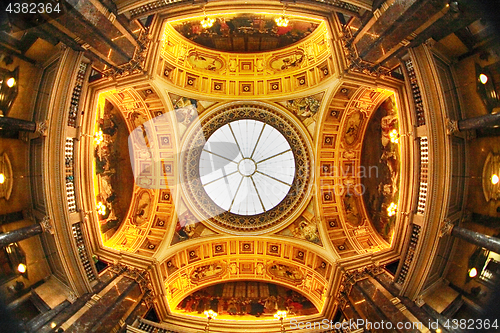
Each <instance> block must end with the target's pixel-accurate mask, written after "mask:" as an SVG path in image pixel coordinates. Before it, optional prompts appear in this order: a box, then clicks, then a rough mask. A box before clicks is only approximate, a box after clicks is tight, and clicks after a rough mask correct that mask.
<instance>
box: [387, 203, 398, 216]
mask: <svg viewBox="0 0 500 333" xmlns="http://www.w3.org/2000/svg"><path fill="white" fill-rule="evenodd" d="M397 209H398V205H396V204H395V203H394V202H391V204H390V205H389V207H387V215H388V216H394V215H396V211H397Z"/></svg>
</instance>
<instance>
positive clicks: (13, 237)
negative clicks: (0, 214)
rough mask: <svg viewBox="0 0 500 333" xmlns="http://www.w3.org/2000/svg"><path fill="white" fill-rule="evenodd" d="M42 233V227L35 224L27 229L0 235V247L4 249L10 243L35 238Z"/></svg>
mask: <svg viewBox="0 0 500 333" xmlns="http://www.w3.org/2000/svg"><path fill="white" fill-rule="evenodd" d="M42 232H43V228H42V225H41V224H38V223H37V224H32V225H30V226H29V227H25V228H21V229H17V230H13V231H9V232H6V233H3V234H0V247H4V246H7V245H9V244H11V243H15V242H19V241H21V240H23V239H26V238H30V237H33V236H36V235H38V234H41V233H42Z"/></svg>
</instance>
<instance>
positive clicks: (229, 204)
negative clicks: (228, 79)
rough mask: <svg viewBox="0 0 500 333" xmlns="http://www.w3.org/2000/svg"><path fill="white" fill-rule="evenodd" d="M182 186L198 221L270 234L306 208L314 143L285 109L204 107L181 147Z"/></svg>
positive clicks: (234, 231)
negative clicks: (203, 111) (202, 112)
mask: <svg viewBox="0 0 500 333" xmlns="http://www.w3.org/2000/svg"><path fill="white" fill-rule="evenodd" d="M182 151H183V153H182V155H181V159H182V170H181V177H182V188H183V191H184V194H185V197H186V198H187V199H188V200H187V201H188V205H189V206H190V207H191V209H192V211H193V213H195V215H196V216H197V217H198V218H199V219H200V221H203V222H205V223H207V224H209V225H211V226H213V227H215V228H216V229H219V230H220V231H224V232H229V233H232V234H260V233H264V232H270V231H273V230H275V229H277V228H279V227H280V226H282V225H284V224H286V223H287V222H288V221H290V219H292V218H295V217H297V216H298V214H300V213H301V211H302V209H303V208H305V204H306V202H307V200H306V199H307V198H308V197H309V196H310V192H311V188H310V187H311V182H310V179H311V168H310V158H311V156H312V148H311V145H310V143H309V139H308V137H307V134H306V130H305V129H304V128H303V127H302V126H301V124H300V123H299V122H298V121H296V120H295V119H294V118H293V117H292V116H290V115H289V114H287V113H286V111H283V110H281V109H280V108H278V107H276V106H273V105H269V104H266V103H262V102H231V103H228V104H224V105H221V106H218V107H215V108H214V109H212V110H210V111H208V112H207V113H206V114H204V115H203V116H202V117H201V118H200V121H199V123H196V124H194V125H192V126H191V128H190V129H189V131H188V133H187V135H186V140H185V141H184V144H183V149H182Z"/></svg>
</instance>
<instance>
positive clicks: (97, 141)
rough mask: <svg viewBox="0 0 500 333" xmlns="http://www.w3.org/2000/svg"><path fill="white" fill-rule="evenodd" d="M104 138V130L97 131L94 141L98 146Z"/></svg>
mask: <svg viewBox="0 0 500 333" xmlns="http://www.w3.org/2000/svg"><path fill="white" fill-rule="evenodd" d="M103 140H104V136H103V135H102V131H99V132H96V133H95V134H94V143H95V144H96V145H97V146H98V145H99V144H100V143H101V142H102V141H103Z"/></svg>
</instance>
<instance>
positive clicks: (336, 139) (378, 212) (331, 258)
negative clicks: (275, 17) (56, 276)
mask: <svg viewBox="0 0 500 333" xmlns="http://www.w3.org/2000/svg"><path fill="white" fill-rule="evenodd" d="M269 19H270V17H268V16H265V15H260V14H259V15H255V14H249V13H242V14H238V15H233V16H227V17H225V16H224V17H220V18H218V19H217V22H219V26H216V25H214V27H215V28H213V29H205V30H201V31H200V30H197V29H198V28H196V27H197V24H198V23H197V22H199V21H193V20H188V21H178V22H173V23H168V22H165V24H163V26H162V30H161V31H160V30H158V32H157V36H158V39H159V40H160V39H161V41H160V42H159V43H158V44H157V49H155V50H153V51H151V52H150V54H151V55H154V58H153V59H150V61H152V63H153V65H152V66H153V69H152V71H151V74H150V77H149V80H148V81H145V80H139V79H138V80H134V79H132V78H131V79H130V81H127V79H126V78H125V79H124V80H123V81H120V82H121V83H120V85H118V87H117V85H114V84H110V85H107V86H106V85H103V86H102V87H100V88H98V89H96V90H95V91H94V95H93V97H94V99H95V100H96V101H97V102H95V104H94V106H95V109H96V113H95V114H94V115H93V119H92V125H91V126H92V127H93V128H94V129H95V133H96V139H95V140H94V146H93V149H94V150H95V160H94V163H95V168H94V170H93V172H94V188H93V191H94V196H95V198H96V201H95V205H96V206H95V207H96V210H98V209H100V213H101V214H100V217H99V218H98V220H97V221H96V223H97V224H98V228H96V229H97V230H99V231H100V232H99V235H97V236H98V237H99V238H100V240H99V241H100V242H101V244H102V245H103V247H104V248H106V249H107V250H109V251H111V252H113V253H119V255H120V256H122V257H127V258H128V257H129V256H130V258H132V259H130V260H152V261H153V262H154V263H155V264H154V265H153V266H154V267H155V271H154V274H155V279H156V280H155V281H156V283H157V286H161V288H162V293H163V295H164V297H163V298H162V302H163V303H162V304H161V306H160V305H159V307H161V309H163V310H162V311H163V315H167V314H171V313H172V312H175V311H178V312H179V313H181V314H183V313H184V312H183V310H182V309H184V310H185V307H186V306H187V305H186V304H187V302H188V300H189V299H190V298H189V297H191V298H193V297H195V298H196V295H201V294H193V293H195V292H196V293H202V290H204V288H207V287H209V286H214V287H210V288H212V289H213V290H215V289H217V288H219V289H220V288H222V289H224V288H225V287H217V286H216V285H217V283H220V282H221V281H225V282H227V283H228V285H230V284H231V286H233V287H234V285H237V284H238V283H242V284H245V285H246V286H247V287H248V285H250V284H251V285H252V286H253V283H254V282H256V281H257V282H259V283H260V282H265V281H273V283H274V284H276V285H278V286H280V288H289V289H290V290H293V292H297V293H298V294H297V295H299V294H301V295H304V296H305V297H307V298H308V302H310V305H311V307H310V308H311V311H310V313H308V314H306V315H314V314H317V313H322V311H324V309H325V306H326V301H327V299H328V297H329V296H328V295H331V294H332V293H334V291H333V290H331V288H332V285H333V283H334V281H337V280H336V279H337V277H336V276H337V273H338V272H337V263H338V262H346V261H348V260H351V259H352V260H357V259H359V258H362V257H363V256H365V255H369V254H373V253H378V252H380V253H383V252H384V251H386V252H387V251H389V250H390V249H391V244H394V239H395V237H397V236H396V235H397V233H398V232H401V230H402V226H401V225H399V224H398V221H399V220H400V217H399V216H400V214H399V213H398V212H399V211H400V210H401V209H402V208H401V207H405V205H407V203H405V202H401V200H400V198H401V191H404V190H405V189H401V187H400V182H401V181H402V180H401V176H400V170H401V164H402V161H401V158H400V156H401V155H402V153H401V151H402V150H403V147H402V146H401V143H400V142H398V139H399V132H400V130H401V129H400V127H402V128H405V126H407V125H406V124H407V121H408V119H406V118H405V117H404V115H403V114H402V113H401V112H400V111H401V110H400V106H401V105H403V103H402V102H401V98H402V96H401V89H402V88H401V87H402V86H401V82H399V81H397V80H395V79H392V78H385V79H382V78H379V77H374V76H364V75H359V74H356V75H352V74H349V73H347V72H345V71H344V69H343V68H344V66H345V61H346V60H345V59H344V56H343V54H344V52H347V51H346V49H345V48H343V45H342V43H341V41H340V37H339V35H340V28H339V26H338V22H336V21H335V20H334V22H335V24H333V23H332V24H331V25H327V21H323V20H320V19H319V18H318V19H317V20H312V21H307V20H306V21H300V20H298V21H296V22H295V21H294V20H291V22H292V23H293V24H292V29H291V30H290V31H289V34H288V32H287V33H284V34H283V35H282V36H278V37H276V36H275V35H274V34H273V33H270V32H269V31H268V30H269V29H271V30H273V29H274V30H276V29H275V28H270V27H268V25H270V24H271V23H272V22H271V21H269ZM268 21H269V22H271V23H269V22H268ZM224 22H225V24H226V25H227V26H228V27H229V30H227V29H228V28H227V27H226V26H225V25H223V24H222V23H224ZM231 22H232V23H231ZM237 22H239V23H238V24H237ZM294 22H295V23H294ZM229 23H231V24H233V26H234V28H231V24H229ZM329 24H330V23H329ZM174 28H175V29H176V30H174ZM259 29H261V30H259ZM266 29H267V30H266ZM226 30H227V31H226ZM297 31H302V33H299V32H297ZM179 32H181V33H183V34H184V37H183V36H181V35H180V34H179ZM193 33H195V34H196V36H193ZM190 34H191V35H190ZM220 34H222V36H221V35H220ZM239 34H243V35H244V36H243V37H244V38H243V39H244V40H245V44H244V46H242V45H243V44H241V45H240V46H236V45H237V44H236V43H235V40H236V39H237V38H240V37H241V36H239ZM287 34H288V35H287ZM332 34H333V36H332ZM266 36H267V37H269V38H270V39H273V38H278V41H276V42H274V44H272V43H267V42H266V43H267V44H266V43H264V40H265V37H266ZM283 36H293V38H291V39H290V38H288V39H286V40H285V41H280V40H281V39H280V38H282V37H283ZM257 37H258V38H260V41H259V43H260V44H259V46H258V47H257V46H255V45H254V46H251V45H253V44H251V43H250V41H251V40H252V38H257ZM218 38H222V39H223V40H224V42H223V44H224V43H225V44H228V43H229V42H228V40H229V39H231V40H232V42H231V43H232V44H231V45H232V46H231V49H229V46H228V47H227V48H224V47H222V46H220V44H218V43H222V42H221V40H219V39H218ZM283 38H284V37H283ZM252 43H253V42H252ZM280 43H281V44H280ZM271 44H272V45H274V46H272V47H271V46H270V45H271ZM214 49H217V51H216V50H214ZM250 50H251V51H255V52H249V51H250ZM261 51H265V52H261ZM117 112H118V113H119V114H120V116H119V117H118V116H117V114H116V113H117ZM99 131H101V132H99ZM123 133H126V134H128V135H129V136H128V138H127V139H126V138H125V137H124V135H123ZM128 163H130V169H131V172H130V171H127V172H125V171H117V170H118V169H122V168H123V170H128V168H129V166H128ZM125 166H126V167H125ZM130 193H131V194H130ZM130 196H131V200H130V202H129V201H128V199H127V198H129V197H130ZM335 283H337V282H335ZM214 288H215V289H214ZM227 288H230V287H227ZM252 288H253V287H252ZM259 288H260V287H259ZM263 288H264V289H266V288H267V287H263ZM269 288H271V287H269ZM272 288H275V287H272ZM212 289H210V290H212ZM219 289H217V290H219ZM222 289H220V290H219V291H220V295H219V297H222V291H221V290H222ZM264 289H263V290H264ZM219 291H218V292H219ZM257 294H258V295H260V294H259V293H257ZM257 294H255V295H257ZM190 295H191V296H190ZM193 295H194V296H193ZM263 295H264V294H263ZM188 296H189V297H188ZM200 297H201V296H200ZM258 297H260V296H258ZM254 298H257V296H255V297H254ZM304 304H306V303H304ZM308 306H309V303H308ZM176 308H177V310H176ZM312 309H314V311H313V310H312ZM316 310H317V311H318V312H316Z"/></svg>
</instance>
